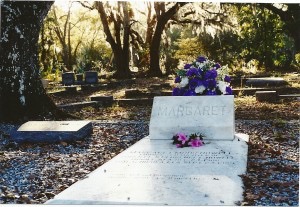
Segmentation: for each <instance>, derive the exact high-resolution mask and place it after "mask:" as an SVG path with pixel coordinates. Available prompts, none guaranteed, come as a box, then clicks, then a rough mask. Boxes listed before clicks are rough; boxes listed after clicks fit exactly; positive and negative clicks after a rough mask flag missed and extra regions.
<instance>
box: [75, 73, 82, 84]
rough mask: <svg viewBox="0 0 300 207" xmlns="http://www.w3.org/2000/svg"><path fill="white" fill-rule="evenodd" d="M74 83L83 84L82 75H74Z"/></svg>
mask: <svg viewBox="0 0 300 207" xmlns="http://www.w3.org/2000/svg"><path fill="white" fill-rule="evenodd" d="M76 81H77V83H78V84H82V83H83V74H82V73H79V74H76Z"/></svg>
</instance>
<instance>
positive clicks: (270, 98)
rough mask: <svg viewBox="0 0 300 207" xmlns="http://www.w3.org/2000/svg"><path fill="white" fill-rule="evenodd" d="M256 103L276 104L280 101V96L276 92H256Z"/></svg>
mask: <svg viewBox="0 0 300 207" xmlns="http://www.w3.org/2000/svg"><path fill="white" fill-rule="evenodd" d="M255 97H256V101H259V102H271V103H273V102H276V101H278V98H279V97H278V94H277V92H276V91H256V93H255Z"/></svg>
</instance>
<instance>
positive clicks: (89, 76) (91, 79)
mask: <svg viewBox="0 0 300 207" xmlns="http://www.w3.org/2000/svg"><path fill="white" fill-rule="evenodd" d="M84 76H85V83H87V84H96V83H98V72H97V71H86V72H85V73H84Z"/></svg>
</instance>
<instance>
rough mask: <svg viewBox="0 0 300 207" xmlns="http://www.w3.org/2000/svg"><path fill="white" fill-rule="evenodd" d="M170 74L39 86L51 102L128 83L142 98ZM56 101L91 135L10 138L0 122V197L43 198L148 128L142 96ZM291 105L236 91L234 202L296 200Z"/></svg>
mask: <svg viewBox="0 0 300 207" xmlns="http://www.w3.org/2000/svg"><path fill="white" fill-rule="evenodd" d="M297 77H298V79H296V80H294V81H289V83H290V86H289V87H286V88H283V89H282V88H281V89H280V94H291V93H297V94H299V92H300V85H299V84H298V83H299V76H297ZM172 80H173V79H172V78H170V79H168V78H163V79H159V78H151V79H141V78H140V79H136V80H135V81H121V82H116V83H115V84H107V85H105V84H104V83H103V84H102V85H101V81H100V84H99V87H89V88H88V89H85V90H78V91H75V92H74V91H73V92H66V91H64V88H62V87H60V86H57V85H56V84H54V85H52V86H51V87H49V88H48V89H47V90H48V93H49V95H50V96H51V97H52V99H53V100H54V102H55V103H56V104H57V105H60V106H63V105H65V106H66V104H70V103H78V102H87V101H90V96H91V95H104V96H109V95H113V97H114V99H119V100H124V99H126V98H127V97H126V92H125V91H126V90H127V91H128V90H129V89H138V92H137V91H135V92H136V94H135V95H133V97H135V98H136V97H138V98H149V96H151V94H152V95H153V94H154V95H155V94H159V93H156V92H157V91H158V90H159V91H166V93H165V94H167V91H168V90H169V91H170V90H171V87H170V86H169V87H168V85H166V84H165V83H170V84H171V85H172ZM159 84H161V85H159ZM150 86H153V88H152V89H153V90H150V89H151V87H150ZM235 87H236V88H238V87H239V85H238V84H237V85H236V86H234V88H235ZM278 90H279V89H278ZM141 92H143V93H141ZM149 94H150V95H149ZM127 95H128V94H127ZM62 108H63V110H66V111H68V112H69V113H70V114H72V115H74V116H77V117H79V118H81V119H86V120H93V134H92V136H91V137H88V138H86V139H84V140H82V141H75V142H72V143H66V142H60V143H56V144H29V143H27V144H16V143H14V142H12V141H11V138H10V131H12V130H14V129H16V128H17V127H18V126H17V125H13V124H4V123H2V124H0V204H1V203H3V204H9V203H13V204H16V203H27V204H38V203H44V202H46V201H47V200H49V199H51V198H53V197H54V196H55V195H56V194H58V193H59V192H61V191H63V190H64V189H66V188H68V187H69V186H70V185H72V184H73V183H75V182H76V181H78V180H80V179H83V178H84V177H85V176H86V175H87V174H88V173H90V172H92V171H93V170H95V169H96V168H98V167H99V166H101V165H102V164H103V163H105V162H107V161H108V160H110V159H111V158H112V157H114V156H115V155H117V154H119V153H120V152H122V151H123V150H125V149H126V148H128V147H129V146H131V145H132V144H134V143H135V142H136V141H138V140H139V139H141V138H143V137H145V136H147V135H148V134H149V131H148V130H149V129H148V127H149V126H148V124H149V119H150V114H151V104H145V102H138V101H137V102H128V103H126V102H122V101H119V102H118V103H117V102H115V103H114V104H113V105H111V106H97V105H90V106H85V105H84V104H83V105H82V106H78V105H77V106H74V107H62ZM299 108H300V102H299V100H297V99H295V98H289V99H281V100H279V101H278V102H277V103H265V102H257V101H256V99H255V96H253V94H252V95H246V94H244V91H243V90H241V91H239V95H238V96H237V97H236V98H235V119H236V122H235V131H236V133H245V134H248V135H249V136H250V141H249V143H248V145H249V153H248V166H247V173H246V174H244V175H241V176H242V178H243V181H244V185H245V191H244V201H242V202H241V203H237V205H271V206H275V205H290V206H298V205H299V115H300V114H299ZM45 119H47V117H46V118H45ZM170 141H171V140H170Z"/></svg>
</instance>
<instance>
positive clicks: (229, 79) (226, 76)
mask: <svg viewBox="0 0 300 207" xmlns="http://www.w3.org/2000/svg"><path fill="white" fill-rule="evenodd" d="M224 81H225V82H227V83H230V81H231V78H230V77H229V76H228V75H225V78H224Z"/></svg>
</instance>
